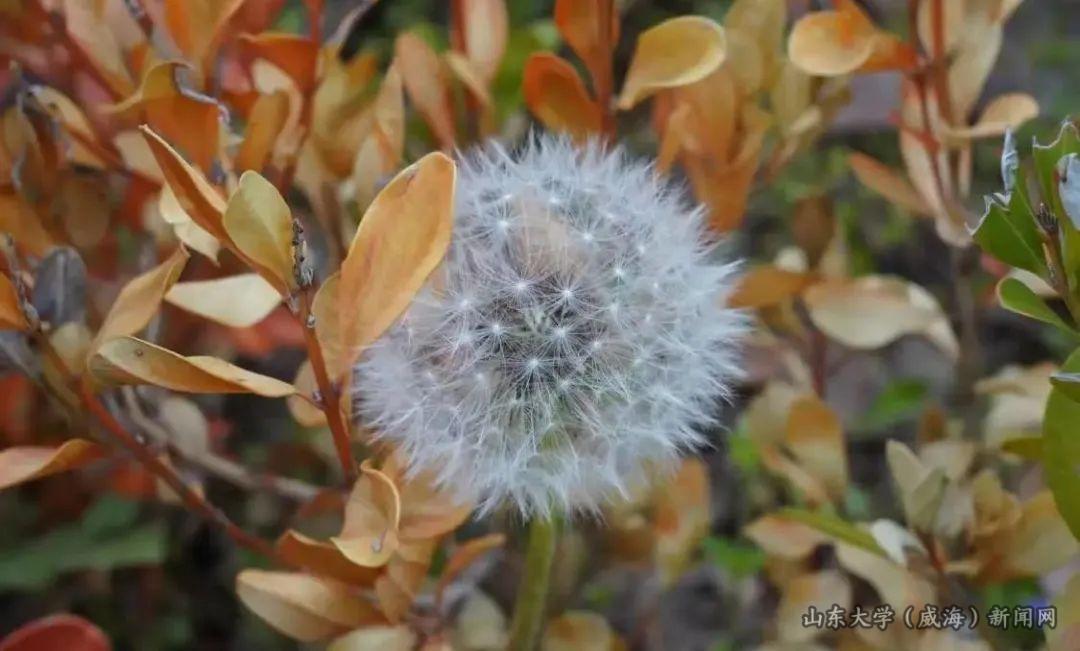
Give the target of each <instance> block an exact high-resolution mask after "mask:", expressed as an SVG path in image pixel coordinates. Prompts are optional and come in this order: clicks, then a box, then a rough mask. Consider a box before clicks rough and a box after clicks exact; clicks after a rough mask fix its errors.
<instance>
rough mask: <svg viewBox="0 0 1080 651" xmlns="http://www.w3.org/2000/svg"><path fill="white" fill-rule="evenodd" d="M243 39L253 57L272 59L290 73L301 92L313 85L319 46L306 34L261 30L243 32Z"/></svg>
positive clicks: (285, 71)
mask: <svg viewBox="0 0 1080 651" xmlns="http://www.w3.org/2000/svg"><path fill="white" fill-rule="evenodd" d="M241 42H242V43H243V44H244V46H246V47H247V48H248V50H249V51H250V52H251V53H252V55H253V56H254V57H257V58H261V59H264V60H265V61H268V62H270V63H271V64H273V65H274V66H275V67H277V68H278V69H279V70H281V71H282V72H284V73H285V74H286V75H288V76H289V78H290V79H292V81H293V83H294V84H296V87H297V88H298V89H299V90H300V92H301V93H304V92H307V91H308V90H310V89H311V88H314V86H315V74H316V71H317V62H318V58H319V47H318V45H317V44H316V43H312V41H311V39H310V38H308V37H307V36H302V35H300V34H291V33H283V32H262V33H259V34H244V35H243V36H242V37H241Z"/></svg>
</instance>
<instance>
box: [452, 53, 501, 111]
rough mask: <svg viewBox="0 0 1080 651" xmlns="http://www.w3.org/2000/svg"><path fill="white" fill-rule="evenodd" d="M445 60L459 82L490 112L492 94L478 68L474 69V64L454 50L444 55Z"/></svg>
mask: <svg viewBox="0 0 1080 651" xmlns="http://www.w3.org/2000/svg"><path fill="white" fill-rule="evenodd" d="M443 59H445V60H446V66H447V67H448V68H450V71H451V72H453V73H454V76H455V77H457V80H458V81H460V82H461V83H462V85H463V86H465V88H466V89H468V91H469V92H470V93H471V94H472V96H473V97H475V98H476V99H477V100H479V102H480V106H481V107H482V108H483V109H484V110H485V111H487V110H490V109H491V107H492V102H491V93H489V92H488V89H487V85H486V84H485V82H484V80H483V79H482V78H481V77H480V74H479V73H478V72H477V70H476V68H474V67H473V64H472V63H471V62H470V61H469V60H468V59H467V58H465V57H464V56H463V55H461V54H460V53H458V52H454V51H453V50H448V51H447V52H445V53H443Z"/></svg>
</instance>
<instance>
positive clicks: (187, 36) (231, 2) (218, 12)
mask: <svg viewBox="0 0 1080 651" xmlns="http://www.w3.org/2000/svg"><path fill="white" fill-rule="evenodd" d="M243 3H244V0H164V3H163V4H164V7H163V8H164V16H163V17H164V19H165V24H166V25H167V26H168V29H169V34H170V35H172V38H173V40H174V41H175V42H176V45H177V46H178V47H179V48H180V50H181V51H182V52H183V53H184V55H185V56H186V57H187V58H188V60H190V61H193V62H195V63H198V64H200V65H203V64H206V65H208V64H209V63H210V59H211V57H212V56H213V53H214V51H215V50H216V49H217V47H218V45H220V42H221V35H222V30H223V29H224V28H225V25H226V23H228V21H229V19H230V18H231V17H232V16H233V14H235V13H236V11H237V10H238V9H239V8H240V6H241V5H243Z"/></svg>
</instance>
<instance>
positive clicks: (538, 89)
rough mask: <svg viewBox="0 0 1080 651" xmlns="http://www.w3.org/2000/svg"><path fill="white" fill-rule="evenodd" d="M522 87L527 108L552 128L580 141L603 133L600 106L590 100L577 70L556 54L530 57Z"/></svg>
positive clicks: (539, 54) (538, 54)
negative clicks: (601, 130)
mask: <svg viewBox="0 0 1080 651" xmlns="http://www.w3.org/2000/svg"><path fill="white" fill-rule="evenodd" d="M522 88H523V89H524V94H525V105H526V106H528V107H529V111H530V112H532V114H533V115H535V116H536V119H538V120H540V122H542V123H543V124H544V126H546V127H547V128H548V129H551V130H552V131H565V132H566V133H569V134H570V135H572V136H573V137H574V139H575V140H577V141H578V142H583V141H584V140H585V139H586V138H588V137H589V136H590V135H591V134H595V133H598V132H599V131H600V128H601V125H602V122H603V117H602V115H601V111H600V107H599V106H597V104H596V102H594V101H593V100H592V98H591V97H589V91H588V90H586V89H585V84H584V83H582V81H581V78H580V77H579V76H578V74H577V71H576V70H574V67H573V66H571V65H570V64H569V63H567V62H566V61H564V60H563V59H560V58H559V57H557V56H555V55H554V54H547V53H544V52H540V53H536V54H533V55H532V56H530V57H529V60H528V61H526V63H525V72H524V78H523V80H522Z"/></svg>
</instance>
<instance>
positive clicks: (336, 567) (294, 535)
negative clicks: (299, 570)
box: [275, 530, 379, 586]
mask: <svg viewBox="0 0 1080 651" xmlns="http://www.w3.org/2000/svg"><path fill="white" fill-rule="evenodd" d="M275 547H276V549H277V552H278V553H279V554H280V555H281V556H282V557H283V558H284V559H285V560H287V561H289V562H291V563H294V564H296V565H300V566H302V567H304V568H305V569H307V570H310V571H311V572H314V573H315V574H321V575H323V576H327V577H330V578H333V579H337V580H339V581H344V582H345V583H349V584H351V585H361V586H370V585H371V584H372V583H373V582H374V581H375V577H377V576H378V575H379V570H378V569H375V568H370V567H362V566H360V565H357V564H356V563H353V562H352V561H350V560H349V559H348V558H346V557H345V555H344V554H342V553H341V550H339V549H338V548H337V547H335V546H334V545H333V544H331V543H328V542H323V541H321V540H312V539H311V538H308V537H307V536H305V535H303V534H301V533H298V532H296V531H292V530H289V531H286V532H285V533H283V534H282V535H281V537H280V538H278V541H277V544H276V545H275Z"/></svg>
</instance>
